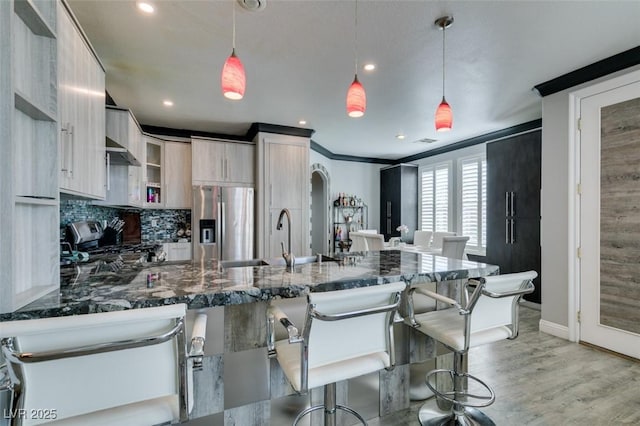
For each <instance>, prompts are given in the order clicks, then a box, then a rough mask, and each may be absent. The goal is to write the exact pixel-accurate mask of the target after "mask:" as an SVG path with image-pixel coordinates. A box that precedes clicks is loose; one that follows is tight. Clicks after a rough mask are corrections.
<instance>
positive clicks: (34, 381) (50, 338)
mask: <svg viewBox="0 0 640 426" xmlns="http://www.w3.org/2000/svg"><path fill="white" fill-rule="evenodd" d="M185 313H186V306H185V305H184V304H176V305H170V306H163V307H155V308H145V309H131V310H124V311H116V312H104V313H96V314H86V315H76V316H67V317H58V318H46V319H34V320H25V321H11V322H2V323H0V338H2V339H3V340H2V350H3V354H4V355H5V359H7V360H8V366H9V369H10V374H14V376H15V375H19V376H21V377H20V386H19V388H20V389H19V390H20V400H19V401H18V403H19V405H20V406H19V407H16V406H14V407H13V408H14V409H16V408H23V409H25V410H27V411H26V412H27V413H28V412H30V411H29V410H32V409H34V410H35V409H43V408H48V407H50V408H55V410H56V418H57V419H58V420H61V419H65V418H69V417H74V416H78V415H83V414H87V413H93V412H96V411H99V410H106V409H113V408H117V407H120V406H124V405H127V404H132V403H136V402H140V401H147V400H151V399H154V398H166V397H173V398H169V399H170V400H172V401H173V400H174V401H175V404H176V406H175V407H173V410H174V411H175V412H176V413H177V412H179V410H180V407H178V405H179V404H181V403H180V402H179V401H180V399H181V398H186V396H185V394H184V391H185V388H184V386H186V381H187V374H188V373H187V368H186V366H185V363H186V358H185V344H184V323H183V318H184V316H185ZM172 330H173V331H176V330H180V331H178V332H176V333H175V334H171V335H172V337H171V338H169V339H167V340H166V341H164V342H163V343H158V344H153V345H149V346H142V347H135V348H129V349H123V350H113V351H105V352H101V353H100V352H99V353H90V354H86V355H78V356H71V357H62V358H58V359H52V360H42V361H38V362H30V361H29V359H25V360H24V362H19V361H16V360H15V359H14V360H12V359H11V355H10V353H11V352H12V351H13V352H14V353H15V352H17V353H26V352H32V353H34V354H36V355H40V354H44V353H46V352H60V351H64V350H69V349H78V348H82V347H85V346H88V345H100V344H105V345H109V344H110V343H113V342H122V341H127V340H132V339H134V340H136V339H145V338H148V337H153V336H158V335H162V334H165V333H168V332H170V331H172ZM34 358H37V357H35V356H34ZM181 386H183V388H182V391H183V392H181ZM185 404H186V401H184V400H183V404H182V406H183V407H182V408H183V409H184V405H185ZM170 414H171V413H170ZM183 419H184V420H186V418H183ZM36 423H37V422H36V421H35V420H33V419H26V422H25V423H23V424H36Z"/></svg>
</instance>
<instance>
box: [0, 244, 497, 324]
mask: <svg viewBox="0 0 640 426" xmlns="http://www.w3.org/2000/svg"><path fill="white" fill-rule="evenodd" d="M118 264H119V266H120V268H116V269H117V270H113V271H111V270H107V269H105V268H103V269H101V270H99V271H97V272H96V271H95V270H91V265H84V268H85V269H84V270H80V271H78V270H75V269H74V270H71V272H69V271H63V273H62V274H61V275H62V280H61V281H62V282H63V284H62V285H61V288H60V290H59V291H55V292H52V293H49V294H48V295H46V296H44V297H42V298H40V299H38V300H36V301H34V302H32V303H30V304H29V305H27V306H24V307H23V308H21V309H19V310H17V311H15V312H10V313H5V314H0V321H11V320H20V319H32V318H44V317H55V316H65V315H77V314H86V313H93V312H106V311H114V310H122V309H135V308H145V307H151V306H161V305H166V304H174V303H186V304H187V306H188V308H189V309H198V308H207V307H213V306H223V305H231V304H241V303H251V302H256V301H261V300H268V299H271V298H274V297H297V296H303V295H306V294H308V293H309V292H313V291H332V290H341V289H346V288H355V287H364V286H369V285H376V284H382V283H388V282H394V281H399V280H404V281H405V282H411V283H416V282H427V281H431V282H436V281H448V280H457V279H465V278H468V277H480V276H486V275H492V274H496V273H498V267H497V266H495V265H487V264H484V263H476V262H470V261H465V260H457V259H448V258H444V257H440V256H434V255H430V254H425V253H419V252H415V253H414V252H403V251H399V250H385V251H380V252H366V253H362V254H361V255H346V256H342V257H341V261H340V262H334V261H324V262H322V263H319V264H318V263H310V264H305V265H299V266H296V272H295V273H290V272H287V271H286V268H285V267H284V266H262V267H240V268H228V269H222V268H221V267H220V266H219V265H218V262H217V261H215V260H209V261H206V262H204V263H200V262H162V263H157V264H152V263H145V262H140V261H139V259H138V258H136V257H135V256H134V257H133V258H131V259H128V258H126V257H125V258H123V259H122V260H121V261H119V262H118ZM65 273H66V274H67V275H69V274H70V275H71V277H70V276H65Z"/></svg>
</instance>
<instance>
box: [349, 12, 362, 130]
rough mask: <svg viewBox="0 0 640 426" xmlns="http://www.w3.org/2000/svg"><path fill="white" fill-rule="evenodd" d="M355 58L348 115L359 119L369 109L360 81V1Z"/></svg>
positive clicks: (356, 19)
mask: <svg viewBox="0 0 640 426" xmlns="http://www.w3.org/2000/svg"><path fill="white" fill-rule="evenodd" d="M353 46H354V56H355V62H356V70H355V71H356V72H355V77H354V79H353V83H351V86H349V90H347V115H348V116H349V117H353V118H358V117H362V116H363V115H364V111H365V110H366V109H367V94H366V93H365V92H364V87H362V84H360V82H359V81H358V0H356V11H355V26H354V44H353Z"/></svg>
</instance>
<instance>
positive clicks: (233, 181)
mask: <svg viewBox="0 0 640 426" xmlns="http://www.w3.org/2000/svg"><path fill="white" fill-rule="evenodd" d="M191 148H192V152H191V156H192V161H191V164H192V167H193V171H192V180H193V184H194V185H220V186H253V185H254V184H255V145H254V144H253V143H249V142H231V141H222V140H217V139H207V138H195V137H194V138H191Z"/></svg>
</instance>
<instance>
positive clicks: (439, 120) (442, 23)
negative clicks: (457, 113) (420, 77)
mask: <svg viewBox="0 0 640 426" xmlns="http://www.w3.org/2000/svg"><path fill="white" fill-rule="evenodd" d="M435 24H436V26H437V27H438V28H439V29H441V30H442V102H440V105H438V109H437V110H436V131H437V132H446V131H449V130H451V127H452V124H453V113H452V112H451V106H449V104H448V103H447V101H446V99H445V97H444V52H445V49H444V33H445V30H446V29H447V28H449V27H450V26H451V24H453V16H443V17H442V18H438V19H436V22H435Z"/></svg>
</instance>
